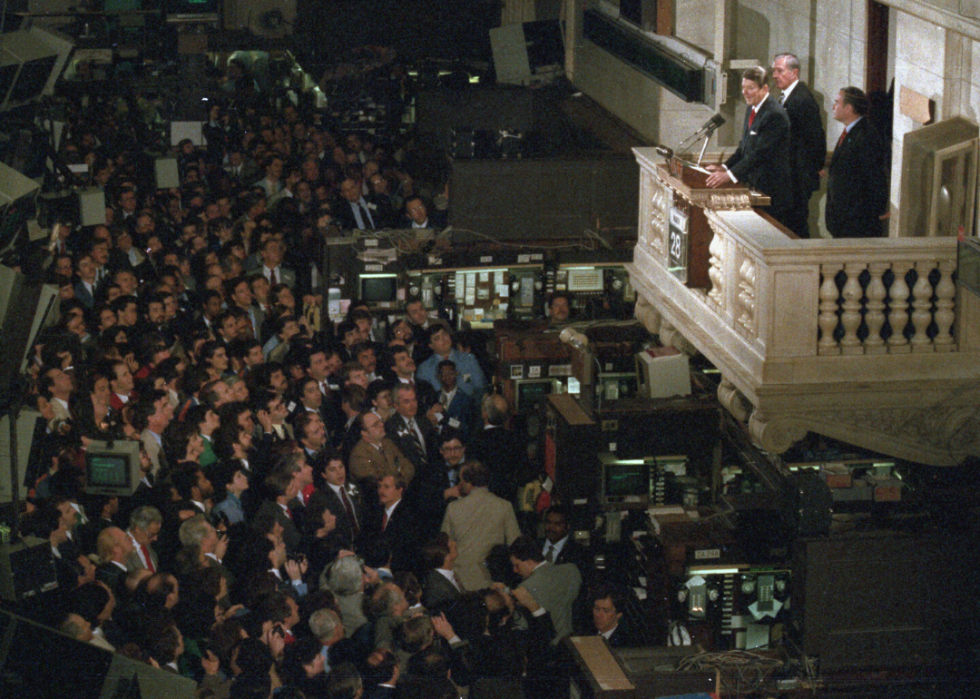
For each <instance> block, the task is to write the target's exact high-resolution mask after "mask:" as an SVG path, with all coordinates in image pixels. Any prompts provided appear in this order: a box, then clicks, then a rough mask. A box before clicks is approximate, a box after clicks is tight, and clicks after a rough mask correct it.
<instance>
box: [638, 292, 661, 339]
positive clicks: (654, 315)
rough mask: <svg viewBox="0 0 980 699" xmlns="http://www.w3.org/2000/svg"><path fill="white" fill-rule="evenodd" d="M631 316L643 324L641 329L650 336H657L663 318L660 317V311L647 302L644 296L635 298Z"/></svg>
mask: <svg viewBox="0 0 980 699" xmlns="http://www.w3.org/2000/svg"><path fill="white" fill-rule="evenodd" d="M633 315H635V316H636V319H637V320H638V321H640V322H641V323H643V327H644V328H646V329H647V330H648V331H649V333H650V334H651V335H659V334H660V327H661V324H662V323H663V316H662V315H660V311H658V310H657V309H656V307H655V306H654V305H653V304H652V303H650V302H649V301H647V299H646V297H644V296H637V299H636V306H635V307H634V309H633Z"/></svg>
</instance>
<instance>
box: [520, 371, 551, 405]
mask: <svg viewBox="0 0 980 699" xmlns="http://www.w3.org/2000/svg"><path fill="white" fill-rule="evenodd" d="M554 392H555V380H554V379H541V380H532V381H528V380H518V381H517V405H516V408H517V410H518V411H519V412H523V411H526V410H530V409H532V408H533V407H534V406H536V405H537V404H539V403H540V402H541V401H543V400H544V399H545V398H547V397H548V396H549V395H551V394H552V393H554Z"/></svg>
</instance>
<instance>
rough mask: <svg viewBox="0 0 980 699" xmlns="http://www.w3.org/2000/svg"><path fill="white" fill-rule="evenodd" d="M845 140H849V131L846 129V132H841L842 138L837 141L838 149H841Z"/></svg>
mask: <svg viewBox="0 0 980 699" xmlns="http://www.w3.org/2000/svg"><path fill="white" fill-rule="evenodd" d="M845 138H847V129H844V131H843V132H841V135H840V138H838V139H837V147H838V148H840V144H842V143H843V142H844V139H845Z"/></svg>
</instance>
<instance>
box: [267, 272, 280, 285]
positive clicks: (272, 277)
mask: <svg viewBox="0 0 980 699" xmlns="http://www.w3.org/2000/svg"><path fill="white" fill-rule="evenodd" d="M278 283H279V282H277V281H276V270H274V269H271V270H269V284H270V285H271V286H275V285H276V284H278Z"/></svg>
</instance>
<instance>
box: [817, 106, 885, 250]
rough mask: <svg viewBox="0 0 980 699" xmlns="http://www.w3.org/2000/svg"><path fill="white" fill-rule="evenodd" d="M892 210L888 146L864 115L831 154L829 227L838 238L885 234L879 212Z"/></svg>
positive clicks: (828, 206)
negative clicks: (886, 158)
mask: <svg viewBox="0 0 980 699" xmlns="http://www.w3.org/2000/svg"><path fill="white" fill-rule="evenodd" d="M887 210H888V175H887V171H886V169H885V158H884V148H882V145H881V138H880V136H878V132H877V131H875V129H874V127H873V126H872V125H871V123H870V122H869V121H868V119H867V118H864V119H861V120H860V121H858V122H857V123H856V124H854V126H853V127H852V128H851V131H850V133H848V134H847V137H846V138H845V139H844V142H843V143H841V144H840V145H839V146H838V147H837V148H835V149H834V154H833V156H831V158H830V167H829V168H828V179H827V210H826V216H827V230H829V231H830V234H831V235H832V236H834V237H835V238H873V237H877V236H880V235H881V234H882V224H881V221H880V220H879V219H878V216H880V215H881V214H883V213H885V212H886V211H887Z"/></svg>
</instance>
